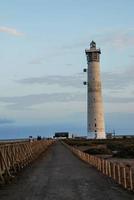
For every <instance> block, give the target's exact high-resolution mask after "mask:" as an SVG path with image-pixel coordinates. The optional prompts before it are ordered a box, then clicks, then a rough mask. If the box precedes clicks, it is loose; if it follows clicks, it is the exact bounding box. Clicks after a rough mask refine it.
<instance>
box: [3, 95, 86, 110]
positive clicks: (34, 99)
mask: <svg viewBox="0 0 134 200" xmlns="http://www.w3.org/2000/svg"><path fill="white" fill-rule="evenodd" d="M84 99H85V95H84V94H83V93H52V94H47V93H43V94H33V95H26V96H14V97H0V102H4V103H7V105H6V107H7V108H10V109H19V110H20V109H31V107H32V106H34V105H38V104H43V103H52V102H72V101H73V102H75V101H76V102H79V101H83V100H84Z"/></svg>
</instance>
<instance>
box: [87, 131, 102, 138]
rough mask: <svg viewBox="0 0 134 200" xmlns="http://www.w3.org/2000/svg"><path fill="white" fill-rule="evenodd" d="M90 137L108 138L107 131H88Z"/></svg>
mask: <svg viewBox="0 0 134 200" xmlns="http://www.w3.org/2000/svg"><path fill="white" fill-rule="evenodd" d="M87 138H88V139H106V133H105V132H88V136H87Z"/></svg>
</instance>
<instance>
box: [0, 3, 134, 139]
mask: <svg viewBox="0 0 134 200" xmlns="http://www.w3.org/2000/svg"><path fill="white" fill-rule="evenodd" d="M133 8H134V1H133V0H129V1H128V0H112V1H107V0H101V1H92V0H56V1H55V0H12V1H9V0H4V1H1V2H0V66H1V68H0V69H1V73H0V77H1V78H0V138H1V139H3V138H20V137H28V136H29V135H33V136H36V135H42V136H52V135H53V134H54V132H56V131H69V132H70V133H73V134H75V135H85V134H86V133H87V132H86V128H87V127H86V124H87V121H86V120H87V114H86V110H87V108H86V104H87V103H86V98H87V94H86V91H87V90H86V87H85V86H83V81H85V80H86V75H85V74H84V73H83V68H86V67H87V62H86V56H85V48H89V44H90V42H91V41H92V40H94V41H95V42H96V44H97V47H98V48H101V52H102V53H101V62H100V66H101V79H102V86H103V87H102V89H103V99H104V110H105V126H106V131H107V132H113V131H115V132H116V133H117V134H134V123H133V120H134V86H133V85H134V66H133V63H134V24H133V19H134V12H133Z"/></svg>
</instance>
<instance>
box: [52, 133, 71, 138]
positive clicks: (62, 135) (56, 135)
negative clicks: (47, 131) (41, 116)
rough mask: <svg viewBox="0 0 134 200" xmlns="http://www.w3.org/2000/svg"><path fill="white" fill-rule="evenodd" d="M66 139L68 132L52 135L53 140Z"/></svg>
mask: <svg viewBox="0 0 134 200" xmlns="http://www.w3.org/2000/svg"><path fill="white" fill-rule="evenodd" d="M68 137H69V133H68V132H56V133H55V135H54V138H57V139H66V138H68Z"/></svg>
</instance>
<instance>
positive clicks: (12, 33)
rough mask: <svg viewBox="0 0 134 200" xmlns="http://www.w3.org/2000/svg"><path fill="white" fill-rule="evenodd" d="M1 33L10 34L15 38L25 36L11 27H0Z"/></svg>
mask: <svg viewBox="0 0 134 200" xmlns="http://www.w3.org/2000/svg"><path fill="white" fill-rule="evenodd" d="M0 32H4V33H8V34H10V35H14V36H22V35H24V34H23V33H22V32H19V31H17V30H16V29H15V28H9V27H5V26H1V27H0Z"/></svg>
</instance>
